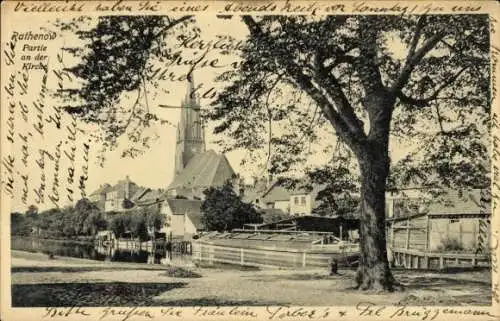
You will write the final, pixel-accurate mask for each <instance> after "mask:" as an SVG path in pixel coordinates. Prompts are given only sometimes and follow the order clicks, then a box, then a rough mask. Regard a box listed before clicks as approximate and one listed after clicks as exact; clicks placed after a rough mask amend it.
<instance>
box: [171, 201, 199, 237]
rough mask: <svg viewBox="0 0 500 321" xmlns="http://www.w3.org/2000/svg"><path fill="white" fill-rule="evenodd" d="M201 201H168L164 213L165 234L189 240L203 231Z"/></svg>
mask: <svg viewBox="0 0 500 321" xmlns="http://www.w3.org/2000/svg"><path fill="white" fill-rule="evenodd" d="M202 203H203V202H202V201H201V200H190V199H175V198H174V199H172V198H169V199H166V201H165V202H163V207H162V211H161V212H162V213H164V214H165V216H166V221H165V229H164V232H165V233H167V235H172V238H177V239H179V238H182V239H184V240H189V239H191V238H192V237H193V235H195V234H198V233H199V232H200V231H203V229H204V227H203V224H202V223H201V205H202Z"/></svg>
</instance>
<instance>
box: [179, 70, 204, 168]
mask: <svg viewBox="0 0 500 321" xmlns="http://www.w3.org/2000/svg"><path fill="white" fill-rule="evenodd" d="M194 88H195V87H194V80H193V77H192V76H188V86H187V93H186V96H185V98H184V100H183V101H182V103H181V107H182V108H181V119H180V121H179V124H178V126H177V141H176V150H175V175H177V174H179V173H180V172H181V171H182V170H183V169H184V167H185V166H186V164H187V163H188V162H189V160H190V159H191V158H192V157H193V156H194V155H196V154H200V153H203V152H205V135H204V132H203V126H202V123H201V122H202V120H201V118H200V101H199V99H197V97H196V95H195V93H194Z"/></svg>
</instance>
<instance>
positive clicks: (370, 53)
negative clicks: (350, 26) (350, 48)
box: [358, 16, 384, 95]
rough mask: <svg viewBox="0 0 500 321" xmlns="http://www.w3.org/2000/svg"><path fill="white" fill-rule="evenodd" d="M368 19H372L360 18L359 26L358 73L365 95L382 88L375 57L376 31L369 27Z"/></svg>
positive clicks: (367, 17) (377, 62) (370, 17)
mask: <svg viewBox="0 0 500 321" xmlns="http://www.w3.org/2000/svg"><path fill="white" fill-rule="evenodd" d="M375 18H376V17H375ZM370 19H373V17H372V16H365V17H362V18H360V26H359V39H360V45H359V50H360V53H361V54H360V56H361V57H363V59H359V63H358V73H359V77H360V79H361V82H362V83H363V87H364V89H365V91H366V92H367V95H369V94H370V93H372V92H376V91H379V90H381V89H382V88H383V87H384V86H383V84H382V75H381V74H380V68H379V61H378V57H377V38H378V30H377V29H376V28H373V27H372V26H371V23H370V21H369V20H370Z"/></svg>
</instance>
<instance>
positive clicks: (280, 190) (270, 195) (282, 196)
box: [263, 183, 290, 203]
mask: <svg viewBox="0 0 500 321" xmlns="http://www.w3.org/2000/svg"><path fill="white" fill-rule="evenodd" d="M289 200H290V191H288V190H287V189H286V188H285V187H283V186H280V185H278V184H277V183H275V184H274V185H273V186H272V187H271V188H270V189H269V190H268V191H267V192H266V193H265V194H264V197H263V202H264V203H274V202H277V201H289Z"/></svg>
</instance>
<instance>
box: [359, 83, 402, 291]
mask: <svg viewBox="0 0 500 321" xmlns="http://www.w3.org/2000/svg"><path fill="white" fill-rule="evenodd" d="M393 104H394V100H393V99H392V97H390V96H389V95H387V93H386V92H382V93H381V92H378V93H377V94H376V95H374V96H372V97H368V99H367V100H365V108H366V109H367V110H368V112H369V116H370V132H369V134H368V140H367V142H366V144H364V146H363V148H362V149H360V150H359V152H358V153H357V158H358V162H359V165H360V169H361V179H362V182H361V223H360V248H361V254H360V262H359V263H360V264H359V269H358V272H357V275H356V282H357V285H358V288H360V289H362V290H367V289H374V290H380V291H392V290H394V285H395V280H394V278H393V277H392V274H391V271H390V268H389V263H388V260H387V245H386V233H385V232H386V231H385V191H386V181H387V177H388V175H389V165H390V161H389V127H390V118H391V113H392V106H393Z"/></svg>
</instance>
